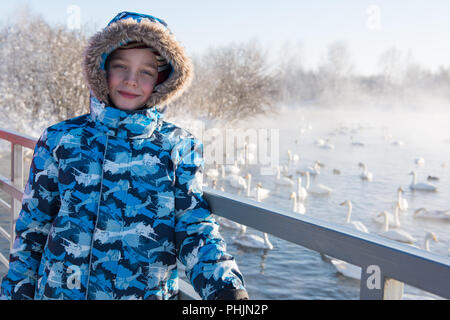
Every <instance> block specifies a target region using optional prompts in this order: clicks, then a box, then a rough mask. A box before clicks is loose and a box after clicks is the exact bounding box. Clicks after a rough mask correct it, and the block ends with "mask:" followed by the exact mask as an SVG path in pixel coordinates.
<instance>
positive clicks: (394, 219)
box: [372, 204, 400, 228]
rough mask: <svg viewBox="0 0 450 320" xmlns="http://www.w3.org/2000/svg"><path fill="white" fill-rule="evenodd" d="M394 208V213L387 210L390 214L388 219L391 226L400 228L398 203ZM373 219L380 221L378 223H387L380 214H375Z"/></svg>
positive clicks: (376, 221)
mask: <svg viewBox="0 0 450 320" xmlns="http://www.w3.org/2000/svg"><path fill="white" fill-rule="evenodd" d="M394 210H395V212H394V215H392V214H391V213H389V212H387V211H386V214H387V216H388V221H389V228H399V227H400V217H399V207H398V205H397V204H396V205H395V209H394ZM372 221H373V222H375V223H378V224H382V225H384V223H385V221H384V217H383V216H381V215H379V214H375V215H373V216H372Z"/></svg>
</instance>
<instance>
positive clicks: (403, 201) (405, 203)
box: [397, 187, 408, 211]
mask: <svg viewBox="0 0 450 320" xmlns="http://www.w3.org/2000/svg"><path fill="white" fill-rule="evenodd" d="M403 192H405V190H403V188H402V187H399V188H398V189H397V202H398V204H399V206H400V207H399V209H400V210H401V211H406V210H408V201H407V200H406V199H405V198H403V197H402V193H403Z"/></svg>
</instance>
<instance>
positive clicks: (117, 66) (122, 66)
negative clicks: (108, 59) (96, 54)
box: [113, 64, 125, 68]
mask: <svg viewBox="0 0 450 320" xmlns="http://www.w3.org/2000/svg"><path fill="white" fill-rule="evenodd" d="M113 68H125V66H124V65H122V64H115V65H113Z"/></svg>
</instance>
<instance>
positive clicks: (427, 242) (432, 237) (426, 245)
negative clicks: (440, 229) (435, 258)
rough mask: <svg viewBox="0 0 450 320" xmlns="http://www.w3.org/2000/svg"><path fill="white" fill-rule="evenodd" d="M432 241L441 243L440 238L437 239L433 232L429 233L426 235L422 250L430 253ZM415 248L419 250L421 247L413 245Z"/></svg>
mask: <svg viewBox="0 0 450 320" xmlns="http://www.w3.org/2000/svg"><path fill="white" fill-rule="evenodd" d="M430 240H433V241H434V242H439V240H438V238H437V237H436V234H435V233H434V232H432V231H429V232H427V234H426V235H425V239H424V241H423V247H422V249H424V250H426V251H430ZM412 246H413V247H416V248H419V249H421V248H420V247H418V246H416V245H413V244H412Z"/></svg>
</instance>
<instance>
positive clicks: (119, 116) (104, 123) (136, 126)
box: [90, 94, 163, 139]
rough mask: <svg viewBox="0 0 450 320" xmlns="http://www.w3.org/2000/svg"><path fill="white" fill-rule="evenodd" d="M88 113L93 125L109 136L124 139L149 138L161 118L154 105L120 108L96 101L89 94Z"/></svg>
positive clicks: (161, 115)
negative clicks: (130, 108)
mask: <svg viewBox="0 0 450 320" xmlns="http://www.w3.org/2000/svg"><path fill="white" fill-rule="evenodd" d="M90 100H91V101H90V102H91V103H90V115H91V119H92V120H93V121H94V123H95V126H96V127H97V128H99V129H100V130H102V131H103V132H105V133H106V134H107V135H109V136H115V137H118V138H124V139H144V138H149V137H150V136H151V135H152V134H153V131H154V130H155V129H156V127H157V125H158V122H159V120H160V119H162V118H163V114H162V113H160V112H159V111H158V109H157V107H156V106H153V107H150V108H146V109H142V110H132V111H128V110H121V109H118V108H115V107H112V106H109V105H106V104H105V103H103V102H100V101H98V99H97V98H95V97H94V96H93V95H92V94H91V98H90Z"/></svg>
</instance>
